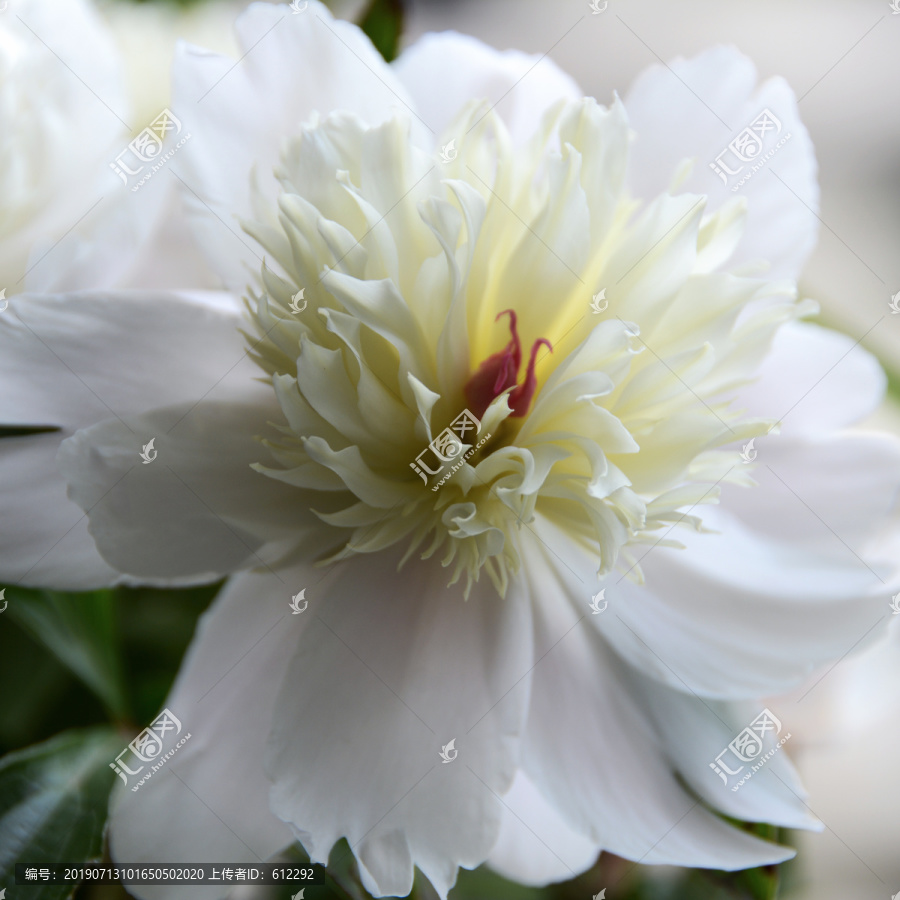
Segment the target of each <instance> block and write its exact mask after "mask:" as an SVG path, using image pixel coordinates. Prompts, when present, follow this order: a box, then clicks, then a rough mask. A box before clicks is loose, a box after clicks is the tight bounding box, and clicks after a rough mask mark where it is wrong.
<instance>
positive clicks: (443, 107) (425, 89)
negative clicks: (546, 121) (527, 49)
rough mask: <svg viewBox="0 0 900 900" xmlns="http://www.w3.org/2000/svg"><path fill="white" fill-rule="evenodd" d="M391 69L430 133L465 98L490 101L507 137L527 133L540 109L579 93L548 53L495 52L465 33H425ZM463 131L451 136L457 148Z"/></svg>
mask: <svg viewBox="0 0 900 900" xmlns="http://www.w3.org/2000/svg"><path fill="white" fill-rule="evenodd" d="M393 69H394V71H395V72H396V74H397V75H398V77H399V78H400V80H401V81H402V82H403V84H404V85H405V86H406V89H407V90H408V91H409V92H410V94H411V95H412V98H413V100H414V101H415V105H416V109H417V110H418V111H419V113H420V114H421V116H422V118H423V119H424V120H425V121H426V122H427V123H428V125H429V126H430V127H431V129H432V130H433V131H434V132H435V133H436V134H442V133H443V132H444V131H445V129H446V128H447V126H448V125H449V124H450V122H451V120H452V119H453V117H454V116H455V115H456V114H457V113H458V112H459V111H460V110H461V109H462V107H463V106H464V105H465V104H466V103H468V102H469V101H470V100H487V101H489V103H491V105H495V104H496V110H497V112H498V113H499V114H500V116H501V117H502V118H503V120H504V122H505V123H506V126H507V128H508V129H509V131H510V134H511V135H512V137H513V139H514V140H515V141H516V142H517V143H519V142H522V141H524V140H525V139H526V138H528V137H529V136H530V135H531V133H532V132H533V131H534V129H535V128H536V127H537V125H538V124H539V123H540V119H541V115H542V113H543V112H544V111H545V110H546V109H547V108H548V107H550V106H552V105H553V104H554V103H555V102H556V101H557V100H577V99H579V98H580V97H582V96H583V92H582V91H581V90H580V89H579V87H578V85H577V84H576V83H575V82H574V81H573V80H572V78H570V77H569V76H568V75H566V73H565V72H563V71H562V69H560V68H559V67H558V66H557V65H556V63H554V62H553V60H551V59H549V58H548V57H544V58H541V57H539V56H537V55H532V54H528V53H522V52H521V51H519V50H506V51H502V52H501V51H499V50H495V49H494V48H493V47H490V46H488V45H487V44H483V43H482V42H481V41H479V40H478V39H477V38H474V37H470V36H469V35H464V34H458V33H457V32H454V31H447V32H443V33H441V34H426V35H424V36H423V37H421V38H419V40H417V41H416V42H415V43H414V44H413V45H412V46H411V47H408V48H407V49H406V50H404V51H403V53H401V54H400V56H399V57H398V58H397V59H396V60H395V61H394V63H393ZM464 139H465V136H464V135H458V136H457V137H456V140H457V147H459V144H460V142H461V141H462V140H464Z"/></svg>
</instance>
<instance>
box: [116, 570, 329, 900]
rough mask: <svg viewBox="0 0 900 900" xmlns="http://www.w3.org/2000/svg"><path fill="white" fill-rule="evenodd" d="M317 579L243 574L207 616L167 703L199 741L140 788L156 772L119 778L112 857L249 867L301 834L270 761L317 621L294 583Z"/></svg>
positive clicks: (158, 890) (207, 894)
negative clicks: (301, 644) (280, 796)
mask: <svg viewBox="0 0 900 900" xmlns="http://www.w3.org/2000/svg"><path fill="white" fill-rule="evenodd" d="M315 577H319V576H315V575H311V574H310V572H309V571H298V570H293V571H285V572H282V573H281V577H276V576H273V575H246V574H245V575H239V576H237V577H235V578H234V579H233V580H231V581H230V582H229V583H228V585H227V586H226V587H225V588H224V589H223V591H222V593H221V594H220V595H219V597H218V598H217V599H216V601H215V602H214V604H213V606H212V607H211V608H210V609H209V610H208V611H207V612H206V613H205V614H204V616H203V618H202V619H201V620H200V624H199V626H198V629H197V634H196V636H195V637H194V640H193V643H192V644H191V648H190V650H189V651H188V654H187V656H186V658H185V661H184V663H183V664H182V667H181V671H180V674H179V676H178V680H177V681H176V682H175V685H174V687H173V688H172V691H171V693H170V695H169V697H168V699H167V700H166V706H167V708H168V709H170V710H171V711H172V712H173V713H174V714H175V715H176V716H177V717H178V718H179V719H180V720H181V723H182V726H183V732H182V733H189V734H190V735H191V738H190V740H188V741H187V742H186V743H185V744H184V746H182V747H180V748H179V749H178V751H177V752H176V753H175V754H174V755H173V756H172V757H171V759H169V760H167V761H166V763H165V764H164V766H163V767H162V768H161V769H160V770H159V771H158V772H155V773H153V774H152V775H151V776H150V779H149V780H147V781H146V782H145V783H144V784H142V785H141V786H140V787H139V788H138V790H137V791H133V790H131V788H133V787H134V786H135V785H136V784H137V782H138V781H139V779H140V777H141V776H142V775H145V774H146V773H138V775H137V776H129V785H128V787H127V788H126V787H125V786H124V785H123V784H121V782H120V781H119V780H116V785H117V787H116V789H115V790H114V791H113V794H112V797H111V801H110V848H111V851H112V857H113V859H114V860H116V861H119V862H134V863H141V862H148V863H153V862H159V861H160V860H168V861H170V862H174V863H182V862H183V863H193V862H197V861H198V860H207V861H212V860H215V861H216V862H224V863H228V862H235V863H244V864H246V863H247V862H250V861H255V860H265V859H267V858H268V857H270V856H271V855H272V854H274V853H276V852H277V851H278V850H280V849H281V848H282V847H285V846H287V845H288V844H291V843H293V837H292V835H291V833H290V829H289V828H288V827H287V826H286V825H285V824H284V823H283V822H281V821H280V820H279V819H277V818H276V817H275V816H274V815H272V813H271V812H270V810H269V802H268V791H269V787H270V785H269V782H268V780H267V779H266V776H265V773H264V771H263V764H262V763H263V754H264V746H265V742H266V737H267V735H268V732H269V727H270V724H271V721H272V717H273V715H274V714H275V695H276V693H277V691H278V685H279V684H280V682H281V680H282V679H283V677H284V674H285V671H286V669H287V665H288V662H289V660H290V658H291V655H292V653H293V652H294V651H295V648H296V646H297V639H298V634H299V633H300V632H301V631H302V629H303V628H304V627H306V626H308V624H309V620H308V619H306V618H304V617H302V616H299V617H297V616H291V615H289V613H290V609H289V607H288V603H289V600H290V592H291V586H293V585H294V584H301V583H303V582H305V581H307V580H312V579H313V578H315ZM285 582H287V583H288V584H289V585H290V586H288V585H286V583H285ZM165 749H166V750H168V749H169V748H168V747H166V748H165ZM161 822H164V823H166V825H165V827H160V824H159V823H161ZM132 893H134V894H136V895H137V896H138V897H141V898H142V900H179V898H181V897H183V896H184V893H185V890H184V888H183V887H162V886H147V885H141V886H137V887H135V888H133V889H132ZM225 893H226V890H223V889H222V888H221V887H216V886H207V887H199V888H192V889H191V895H192V896H197V897H201V898H207V900H217V898H219V897H222V896H224V894H225Z"/></svg>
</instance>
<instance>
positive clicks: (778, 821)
mask: <svg viewBox="0 0 900 900" xmlns="http://www.w3.org/2000/svg"><path fill="white" fill-rule="evenodd" d="M631 680H632V682H633V683H634V684H635V687H636V688H637V693H638V694H639V696H640V697H642V699H643V701H644V705H645V707H646V708H647V709H648V710H649V711H650V714H651V716H652V718H653V721H654V724H655V725H656V728H657V731H658V732H659V734H660V738H661V743H662V746H663V748H664V750H665V753H666V756H667V757H668V759H669V761H670V762H671V764H672V765H673V767H674V768H676V769H677V770H678V772H679V774H680V775H681V777H682V778H683V779H684V780H685V781H687V783H688V784H689V785H690V787H691V789H692V790H694V791H695V792H696V794H697V795H698V796H700V797H702V798H703V800H704V801H706V802H707V803H708V804H710V805H711V806H712V807H713V808H714V809H720V810H722V812H724V813H726V814H727V815H729V816H731V817H732V818H735V819H740V820H741V821H743V822H768V823H770V824H774V825H781V826H783V827H785V828H809V829H814V830H817V831H818V830H821V824H820V823H819V822H818V820H817V819H815V818H814V817H813V816H812V815H811V814H810V812H809V809H808V807H807V805H806V796H807V794H806V790H805V789H804V788H803V785H802V784H801V783H800V778H799V776H798V775H797V772H796V770H795V769H794V767H793V765H792V764H791V761H790V758H789V757H788V756H787V753H788V752H790V748H789V747H786V748H785V750H784V751H783V752H776V753H775V754H774V755H773V756H772V757H770V758H769V759H768V760H767V761H766V766H765V769H764V770H761V771H759V772H757V773H755V774H754V777H753V779H752V780H750V781H748V782H746V783H745V784H743V785H742V786H741V789H740V791H733V790H731V787H733V781H732V783H731V784H730V785H726V784H724V783H723V782H722V780H721V779H720V778H719V776H718V775H716V774H715V772H714V771H713V770H712V769H711V768H710V766H709V764H710V763H711V762H712V761H713V760H715V758H716V757H717V756H718V755H719V754H720V753H721V752H722V750H723V749H724V748H725V747H727V746H728V743H729V742H730V741H732V740H734V738H735V737H736V736H737V735H738V734H739V733H740V731H741V730H742V729H744V728H746V727H747V726H748V725H749V723H750V722H751V721H753V719H754V718H755V717H756V716H757V715H759V713H760V710H761V707H760V706H759V705H757V706H752V705H749V704H747V705H746V707H745V709H744V711H743V712H741V711H739V710H737V709H735V708H734V706H733V705H731V704H724V703H718V702H716V701H704V700H700V699H699V698H697V697H692V696H690V695H688V694H684V693H682V692H680V691H675V690H672V689H671V688H667V687H664V686H663V685H661V684H659V683H658V682H655V681H653V680H651V679H649V678H643V677H641V676H640V675H639V674H638V673H637V672H633V673H632V676H631ZM744 706H745V705H743V704H742V707H744ZM779 712H780V709H779ZM782 725H783V728H782V731H781V732H780V736H782V737H784V736H787V735H788V734H790V733H791V731H790V728H791V726H790V723H789V722H787V721H784V722H783V723H782ZM735 777H737V776H735Z"/></svg>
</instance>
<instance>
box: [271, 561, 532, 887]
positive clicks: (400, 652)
mask: <svg viewBox="0 0 900 900" xmlns="http://www.w3.org/2000/svg"><path fill="white" fill-rule="evenodd" d="M391 556H392V555H391V554H383V553H382V554H378V555H376V556H373V557H363V558H357V559H355V560H351V561H350V562H348V563H347V564H346V565H344V566H343V567H341V568H340V569H338V570H337V571H335V572H334V574H333V576H332V575H329V576H328V583H327V586H325V585H323V586H322V587H320V588H318V589H315V590H312V589H311V590H310V591H309V593H308V595H307V599H308V600H309V602H310V604H311V607H310V613H311V614H312V615H313V616H314V618H313V619H312V621H311V622H310V623H309V626H308V628H307V629H306V631H305V632H304V634H303V637H302V638H301V641H300V645H299V647H298V650H297V653H296V655H295V656H294V659H293V661H292V663H291V666H290V669H289V671H288V673H287V677H286V679H285V681H284V684H283V686H282V689H281V692H280V694H279V697H278V702H277V707H276V708H277V715H276V718H275V723H274V728H273V731H272V739H271V745H270V748H269V762H268V771H269V773H270V776H271V777H272V779H273V780H274V782H275V787H274V788H273V791H272V808H273V810H274V811H275V812H276V813H277V814H278V815H279V816H281V818H283V819H284V820H285V821H287V822H290V823H291V825H292V826H293V828H294V830H295V833H296V834H297V836H298V838H299V839H300V840H301V841H302V842H303V844H304V846H305V847H306V848H307V850H308V851H309V853H310V855H311V856H312V858H313V859H315V860H319V861H324V860H325V859H326V858H327V856H328V852H329V850H330V849H331V847H332V845H333V844H334V842H335V841H336V840H338V839H339V838H340V837H341V836H346V837H347V840H348V841H349V843H350V846H351V847H352V848H353V851H354V853H355V855H356V857H357V859H358V860H359V862H360V866H361V871H362V875H363V881H364V883H365V885H366V888H367V889H368V890H369V891H371V892H373V893H374V894H375V895H376V896H386V895H401V896H405V895H406V894H407V893H409V891H410V889H411V887H412V878H413V866H417V867H418V868H419V869H421V871H422V872H423V874H425V875H426V876H427V877H428V879H429V880H430V881H431V883H432V884H433V885H434V887H435V889H436V890H437V892H438V894H439V895H440V896H441V897H442V898H446V896H447V891H448V890H449V889H450V888H451V887H452V886H453V884H454V882H455V880H456V871H457V867H458V866H464V867H466V868H471V867H474V866H476V865H478V864H480V863H481V862H483V861H484V860H485V859H486V858H487V856H488V854H489V852H490V850H491V847H492V846H493V845H494V843H495V842H496V839H497V835H498V832H499V828H500V819H501V811H502V808H503V807H502V802H501V800H500V796H501V795H503V794H504V793H506V791H508V790H509V787H510V785H511V784H512V781H513V776H514V774H515V768H516V758H517V750H518V738H519V735H520V734H521V732H522V729H523V727H524V714H525V705H526V703H527V694H528V678H527V673H528V669H529V666H530V665H531V623H530V616H529V613H528V609H527V607H526V606H525V604H523V603H519V602H515V601H514V600H513V601H511V600H510V599H509V598H508V599H507V600H506V601H505V602H498V599H499V598H498V597H497V595H496V592H495V591H494V589H493V587H491V586H490V585H479V586H476V588H475V589H474V590H473V591H472V594H471V595H470V597H469V599H468V600H467V601H464V600H463V597H462V591H461V590H460V589H459V588H457V587H454V588H452V589H447V588H446V587H445V584H446V580H447V572H446V571H445V570H443V569H442V568H441V567H440V566H437V565H435V564H434V561H429V562H414V563H413V562H410V563H407V564H406V566H405V567H404V568H403V570H402V571H401V572H400V573H399V574H397V572H396V562H397V561H396V558H391ZM451 740H455V749H456V750H457V751H458V758H456V759H454V760H453V761H452V762H449V763H444V762H443V761H442V758H441V756H440V752H441V748H442V747H443V746H444V745H447V744H448V742H449V741H451ZM448 752H449V751H448Z"/></svg>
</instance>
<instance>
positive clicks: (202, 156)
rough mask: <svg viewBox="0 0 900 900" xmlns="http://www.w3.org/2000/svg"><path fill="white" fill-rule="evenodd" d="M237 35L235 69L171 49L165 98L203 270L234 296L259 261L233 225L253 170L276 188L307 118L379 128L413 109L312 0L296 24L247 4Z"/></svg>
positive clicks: (388, 74) (359, 39) (386, 72)
mask: <svg viewBox="0 0 900 900" xmlns="http://www.w3.org/2000/svg"><path fill="white" fill-rule="evenodd" d="M236 27H237V36H238V43H239V44H240V49H241V52H242V54H243V55H242V57H241V61H240V62H235V61H234V60H231V59H229V58H227V57H225V56H220V55H218V54H215V53H210V52H207V51H204V50H201V49H199V48H197V47H191V46H187V45H181V46H180V47H179V48H178V51H177V53H176V57H175V64H174V73H173V95H174V98H175V100H174V109H175V111H176V112H178V110H184V111H185V113H184V116H185V126H186V127H188V128H189V129H190V130H191V135H192V137H191V140H190V141H189V142H188V143H187V144H185V146H184V148H183V149H182V150H181V152H180V153H179V156H178V162H177V165H178V171H179V174H180V175H181V176H182V177H183V178H184V180H185V182H186V183H187V187H186V189H185V191H184V197H185V199H186V202H187V206H188V212H189V215H190V216H191V218H192V221H193V224H194V225H195V229H196V231H195V233H196V235H197V238H198V240H199V241H200V243H201V245H202V247H203V249H204V251H205V253H206V255H207V258H208V260H209V263H210V265H211V267H212V268H213V269H214V270H215V271H216V272H217V273H219V275H220V276H221V278H222V279H223V281H224V283H225V284H226V285H228V286H229V287H231V288H232V289H234V290H237V291H241V290H243V288H244V286H245V285H246V284H247V283H248V281H249V280H250V277H249V273H250V271H251V270H252V271H253V272H258V271H259V266H260V257H261V256H262V253H261V252H260V251H258V250H257V248H256V247H255V245H253V242H252V241H251V240H250V238H248V237H247V236H246V235H245V234H243V233H242V232H241V231H240V228H239V226H238V224H237V219H238V217H244V218H251V217H252V216H251V212H252V210H251V205H250V199H249V198H250V175H251V169H252V168H253V167H254V166H255V167H256V168H257V170H258V173H259V175H260V183H261V185H262V186H263V187H264V188H265V187H267V186H269V185H270V183H271V184H272V185H273V186H274V181H273V179H272V177H271V174H272V169H273V167H274V165H275V163H276V161H277V159H278V153H279V150H280V148H281V142H282V140H283V139H284V138H285V137H288V136H291V135H293V134H296V133H297V132H298V130H299V126H300V125H301V124H303V123H304V122H307V121H308V120H309V119H310V117H311V116H312V115H313V113H319V114H321V115H325V114H327V113H329V112H332V111H334V110H338V109H343V110H350V111H353V112H356V113H358V114H359V115H361V116H362V117H363V118H364V119H365V120H366V121H367V122H369V123H370V124H377V123H379V122H381V121H383V120H385V119H386V118H388V117H389V116H390V115H391V114H392V113H393V112H395V111H400V112H403V113H406V114H409V113H410V111H411V109H412V102H411V100H410V98H409V95H408V94H407V92H406V90H405V88H404V87H403V86H402V85H401V84H400V82H399V80H398V79H397V77H396V75H395V74H394V73H393V72H392V70H391V68H390V67H389V66H388V65H387V64H386V63H385V62H384V60H383V59H382V58H381V56H380V55H379V54H378V52H377V51H376V50H375V48H374V47H373V46H372V44H371V42H370V41H369V39H368V38H367V37H366V36H365V35H364V34H363V33H362V32H361V31H360V30H359V29H358V28H357V27H356V26H355V25H352V24H350V23H348V22H343V21H340V20H336V19H334V18H333V17H332V15H331V13H330V12H329V11H328V10H327V9H326V8H325V6H323V5H322V4H321V3H319V2H317V0H310V3H309V7H308V8H307V9H306V11H305V12H304V13H303V14H301V15H292V14H291V10H290V8H289V7H288V6H287V5H285V4H277V5H276V4H270V3H253V4H251V5H250V6H249V7H248V8H247V10H246V11H245V12H244V13H243V14H242V15H241V16H240V17H239V19H238V21H237V26H236ZM187 110H190V116H188V113H187V112H186V111H187ZM416 121H417V120H416V119H415V118H413V122H414V124H415V123H416ZM229 231H230V232H231V233H229Z"/></svg>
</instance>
